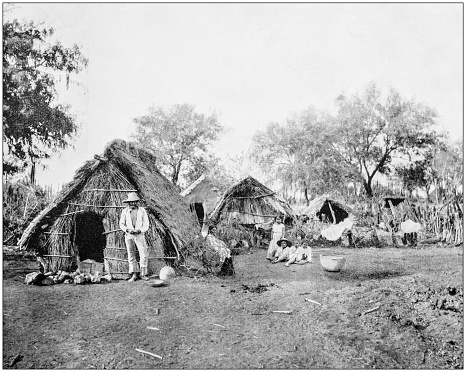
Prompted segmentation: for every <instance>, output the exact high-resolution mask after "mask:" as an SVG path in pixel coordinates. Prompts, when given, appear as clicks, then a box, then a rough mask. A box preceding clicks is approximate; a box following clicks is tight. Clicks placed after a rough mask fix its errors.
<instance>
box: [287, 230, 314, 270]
mask: <svg viewBox="0 0 466 372" xmlns="http://www.w3.org/2000/svg"><path fill="white" fill-rule="evenodd" d="M304 237H305V235H304V234H299V235H298V237H297V238H296V240H295V242H294V246H295V247H296V249H295V250H294V252H292V253H291V254H290V255H289V257H288V261H287V263H286V264H285V266H290V265H291V264H292V263H297V264H300V265H302V264H305V263H307V262H311V261H312V252H311V247H310V246H309V245H308V243H307V242H306V241H304V240H303V239H304Z"/></svg>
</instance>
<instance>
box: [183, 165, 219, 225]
mask: <svg viewBox="0 0 466 372" xmlns="http://www.w3.org/2000/svg"><path fill="white" fill-rule="evenodd" d="M181 196H182V197H183V198H184V200H185V201H186V202H187V203H188V204H189V205H190V207H191V210H192V211H195V212H196V215H197V218H198V219H199V223H200V225H201V226H202V224H203V222H204V219H205V218H206V217H207V216H208V215H209V214H210V213H211V212H212V211H213V210H214V208H215V206H216V205H217V203H218V202H219V200H220V198H221V197H222V191H221V190H220V189H219V188H218V187H217V186H215V184H214V182H213V181H212V180H211V179H210V178H209V177H206V175H205V174H203V175H202V176H200V177H199V178H198V179H197V180H196V181H194V182H193V183H192V184H191V185H189V186H188V187H187V188H186V189H185V190H183V191H182V192H181Z"/></svg>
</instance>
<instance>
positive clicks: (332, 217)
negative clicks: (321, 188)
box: [301, 195, 351, 224]
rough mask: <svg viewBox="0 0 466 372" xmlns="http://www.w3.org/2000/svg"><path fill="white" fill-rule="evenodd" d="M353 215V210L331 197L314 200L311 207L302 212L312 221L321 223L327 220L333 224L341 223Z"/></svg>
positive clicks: (324, 196) (325, 196)
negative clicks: (316, 220) (315, 220)
mask: <svg viewBox="0 0 466 372" xmlns="http://www.w3.org/2000/svg"><path fill="white" fill-rule="evenodd" d="M350 213H351V208H350V207H348V206H346V205H344V204H343V203H340V202H338V201H336V200H334V199H333V198H331V197H330V196H329V195H321V196H318V197H317V198H315V199H312V200H311V202H310V203H309V205H308V206H307V207H306V208H305V209H303V210H302V211H301V214H303V215H306V216H308V217H309V218H311V219H319V220H321V221H323V220H325V219H327V220H328V221H329V222H332V223H335V224H337V223H340V222H341V221H343V220H344V219H345V218H347V217H348V216H349V214H350Z"/></svg>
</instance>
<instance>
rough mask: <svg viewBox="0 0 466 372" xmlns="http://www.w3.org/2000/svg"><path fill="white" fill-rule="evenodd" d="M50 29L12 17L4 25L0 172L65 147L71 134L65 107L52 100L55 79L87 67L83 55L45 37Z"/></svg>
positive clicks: (21, 166)
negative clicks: (1, 168)
mask: <svg viewBox="0 0 466 372" xmlns="http://www.w3.org/2000/svg"><path fill="white" fill-rule="evenodd" d="M53 32H54V30H53V29H52V28H51V29H39V27H38V26H37V25H35V24H34V22H30V23H20V22H19V21H17V20H14V21H9V22H5V23H4V24H3V142H4V151H5V150H6V151H5V152H6V155H7V156H4V158H3V159H4V160H3V173H4V174H13V173H16V172H18V171H20V170H22V169H24V168H25V167H26V166H27V165H28V163H31V164H32V166H33V167H32V171H31V181H34V170H35V164H36V163H38V162H40V160H41V159H45V158H48V157H50V151H53V150H56V149H64V148H66V147H67V146H68V145H69V144H70V141H71V139H72V137H73V135H74V134H75V133H76V130H77V125H76V122H75V119H74V118H73V116H71V115H70V113H69V109H70V107H69V106H67V105H60V104H54V100H55V99H56V98H57V91H56V83H57V79H59V77H60V74H64V76H65V78H66V83H67V86H68V84H69V81H70V80H69V79H70V75H71V74H72V73H79V72H80V71H81V70H82V68H84V67H86V66H87V63H88V61H87V59H86V58H85V57H84V56H83V55H82V54H81V51H80V50H79V48H78V47H77V46H76V45H74V46H72V47H71V48H66V47H64V46H62V45H61V44H60V43H59V42H57V43H54V44H51V43H49V42H47V39H48V38H50V36H52V34H53Z"/></svg>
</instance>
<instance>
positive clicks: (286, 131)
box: [253, 107, 346, 203]
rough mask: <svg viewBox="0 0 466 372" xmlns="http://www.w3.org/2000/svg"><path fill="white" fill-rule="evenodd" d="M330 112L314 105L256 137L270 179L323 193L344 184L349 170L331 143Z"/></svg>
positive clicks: (259, 156)
mask: <svg viewBox="0 0 466 372" xmlns="http://www.w3.org/2000/svg"><path fill="white" fill-rule="evenodd" d="M328 120H329V119H328V117H327V115H319V114H318V113H317V112H316V111H315V110H314V109H313V108H312V107H309V108H308V109H306V110H304V111H303V112H301V113H299V114H296V115H293V116H292V117H290V118H288V119H287V121H286V124H285V125H280V124H278V123H270V124H269V125H268V126H267V128H266V130H265V131H263V132H262V131H259V132H257V133H256V134H255V135H254V137H253V146H254V150H253V152H254V154H255V156H256V158H257V160H258V162H259V164H260V165H261V166H262V167H263V168H264V169H265V170H266V171H267V172H268V175H269V177H270V179H280V180H281V181H282V183H283V184H284V185H285V187H289V188H294V189H296V188H298V189H300V190H302V191H303V193H304V197H305V199H306V203H309V194H310V193H311V192H315V193H322V192H326V191H330V189H335V188H336V187H339V186H342V185H343V184H344V183H345V179H346V173H345V172H344V169H342V168H341V166H340V165H339V164H338V162H337V161H336V157H335V154H334V151H333V149H332V147H331V146H329V144H328V141H329V138H328V135H327V122H328Z"/></svg>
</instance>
